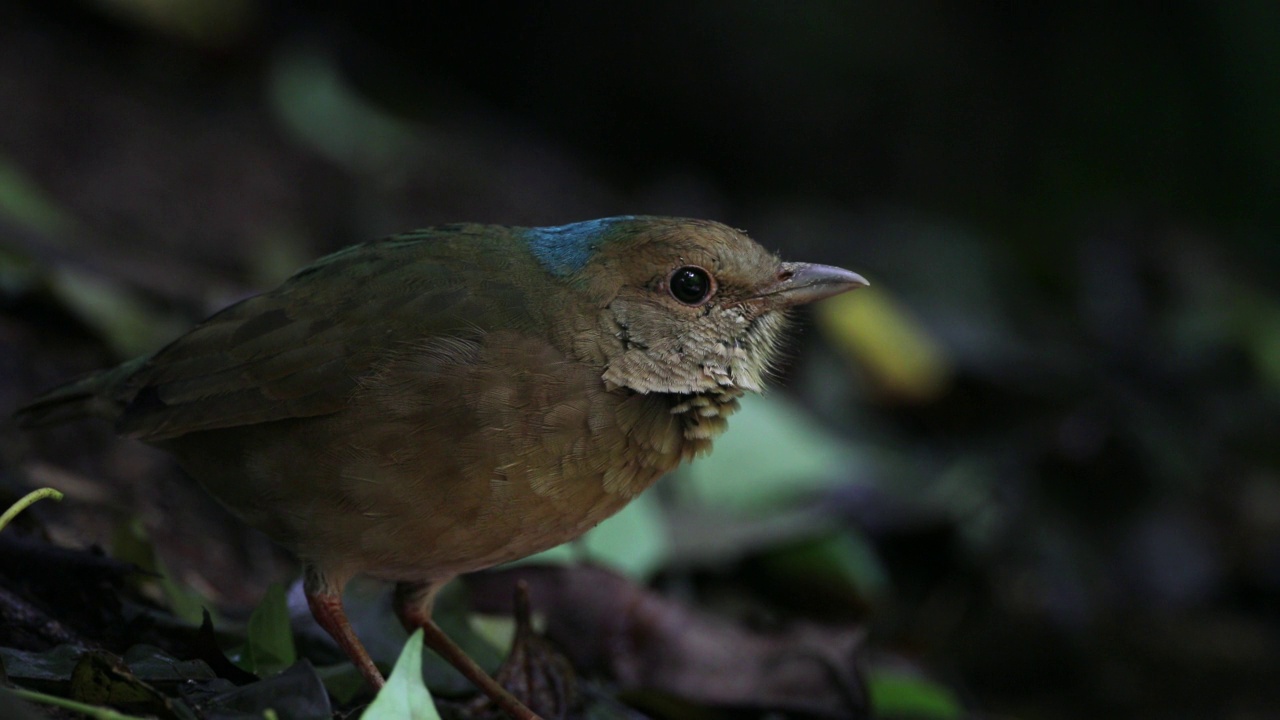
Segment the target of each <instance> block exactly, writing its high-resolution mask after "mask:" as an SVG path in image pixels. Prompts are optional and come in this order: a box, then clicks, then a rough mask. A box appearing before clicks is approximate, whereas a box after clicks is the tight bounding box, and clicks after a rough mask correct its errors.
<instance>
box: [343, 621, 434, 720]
mask: <svg viewBox="0 0 1280 720" xmlns="http://www.w3.org/2000/svg"><path fill="white" fill-rule="evenodd" d="M360 717H361V718H362V720H403V719H405V718H409V719H410V720H439V718H440V714H439V713H438V712H437V711H436V704H435V701H433V700H432V699H431V691H430V690H428V689H427V686H426V685H424V684H423V682H422V629H421V628H419V629H418V630H415V631H414V633H413V634H412V635H410V636H409V640H408V641H407V642H406V643H405V644H404V650H402V651H401V652H400V659H399V660H396V666H395V669H394V670H392V671H391V677H389V678H387V684H386V686H384V687H383V688H382V690H381V691H379V692H378V696H377V697H375V698H374V699H373V702H372V703H370V704H369V707H367V708H365V711H364V714H363V715H361V716H360Z"/></svg>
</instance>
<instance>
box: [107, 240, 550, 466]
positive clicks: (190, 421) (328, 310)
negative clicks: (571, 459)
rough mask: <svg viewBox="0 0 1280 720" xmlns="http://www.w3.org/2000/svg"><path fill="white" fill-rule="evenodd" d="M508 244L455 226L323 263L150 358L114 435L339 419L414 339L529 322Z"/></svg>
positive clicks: (162, 435) (152, 435) (134, 381)
mask: <svg viewBox="0 0 1280 720" xmlns="http://www.w3.org/2000/svg"><path fill="white" fill-rule="evenodd" d="M510 242H511V238H510V237H508V236H505V235H504V234H503V232H502V231H501V230H500V229H496V228H485V227H482V226H453V227H449V228H440V229H435V230H431V231H422V232H419V233H414V234H409V235H404V236H398V237H395V238H390V239H387V240H382V241H378V242H375V243H368V244H365V245H358V246H355V247H351V248H348V249H346V250H343V251H341V252H338V253H335V254H333V255H330V256H328V257H326V258H323V259H321V260H320V261H318V262H317V263H315V264H314V265H311V266H310V267H308V268H305V269H303V270H302V271H300V272H298V273H297V274H296V275H294V276H293V277H292V278H290V279H289V280H288V281H286V282H285V283H284V284H283V285H281V286H280V287H278V288H276V289H275V290H273V291H271V292H268V293H265V294H263V295H259V296H257V297H253V298H249V299H247V300H245V301H243V302H241V303H238V304H236V305H233V306H231V307H229V308H227V309H225V310H223V311H222V312H219V313H217V314H216V315H214V316H212V317H210V318H209V319H208V320H205V321H204V322H203V323H201V324H200V325H198V326H197V327H196V328H194V329H193V330H192V331H191V332H189V333H187V334H186V335H184V336H182V337H180V338H178V339H177V340H176V341H174V342H173V343H172V344H170V345H169V346H167V347H165V348H164V349H162V350H161V351H159V352H157V353H156V354H155V355H154V356H152V357H151V358H150V359H149V360H148V361H147V362H146V364H145V365H143V366H142V368H141V369H140V370H139V371H138V372H137V373H135V374H134V375H133V376H132V377H131V378H130V379H129V381H128V384H129V385H130V386H131V387H133V388H137V389H136V392H134V393H133V396H132V400H131V402H129V403H128V405H127V406H126V407H125V408H124V411H123V412H122V413H121V415H120V417H119V418H118V420H117V430H118V431H119V432H120V433H121V434H123V435H127V436H129V437H134V438H138V439H141V440H145V441H152V442H153V441H157V440H164V439H169V438H174V437H177V436H180V435H185V434H188V433H191V432H196V431H200V430H211V429H214V428H226V427H235V426H240V425H250V424H255V423H261V422H268V421H272V420H282V419H286V418H299V417H310V416H316V415H325V414H329V413H333V412H337V411H339V410H341V409H342V408H344V407H345V406H346V405H347V403H349V402H350V400H351V397H352V393H353V392H355V391H356V390H357V388H358V387H359V382H360V380H361V378H363V377H365V376H367V375H368V374H370V373H371V372H374V370H375V368H376V365H377V363H378V362H379V360H380V359H381V358H384V357H386V356H388V355H389V354H391V353H396V352H402V351H404V350H405V348H406V347H409V346H410V345H411V344H412V343H415V342H421V341H422V340H424V339H428V338H439V337H450V336H474V335H475V334H477V333H480V332H483V331H487V330H490V329H494V328H497V327H513V326H527V325H528V323H529V322H530V321H529V319H528V316H527V315H526V314H524V307H523V303H522V302H521V298H522V296H523V295H524V292H525V291H523V290H521V289H520V288H518V287H516V285H515V284H513V283H509V282H506V281H505V280H504V278H505V277H506V276H507V274H508V272H504V271H510V270H511V268H510V267H507V266H509V265H510V264H511V263H512V260H511V259H510V258H509V257H506V258H504V257H502V256H504V255H507V256H509V255H510V254H511V250H510V248H509V247H504V244H507V243H510ZM519 254H520V253H517V255H519ZM495 263H496V265H495ZM516 264H518V265H523V264H524V263H523V262H519V261H517V262H516ZM521 269H522V270H524V269H528V270H533V268H531V267H530V268H523V267H522V268H521Z"/></svg>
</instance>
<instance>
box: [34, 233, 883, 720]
mask: <svg viewBox="0 0 1280 720" xmlns="http://www.w3.org/2000/svg"><path fill="white" fill-rule="evenodd" d="M866 284H867V282H866V280H864V279H863V278H862V277H861V276H859V275H857V274H855V273H852V272H849V271H847V270H842V269H840V268H835V267H828V266H824V265H811V264H805V263H784V262H781V261H780V260H779V259H778V258H777V257H775V256H774V255H772V254H770V253H768V252H767V251H765V250H764V249H763V248H762V247H760V245H758V244H756V243H755V242H754V241H752V240H751V239H749V238H748V237H747V236H746V235H745V234H743V233H742V232H739V231H736V230H733V229H731V228H729V227H726V226H724V225H721V224H719V223H714V222H710V221H705V220H687V219H676V218H661V217H637V216H624V217H614V218H605V219H602V220H592V221H589V222H582V223H575V224H571V225H562V226H558V227H547V228H517V227H500V226H492V225H466V224H464V225H449V226H443V227H437V228H432V229H427V230H419V231H416V232H411V233H406V234H403V235H397V236H393V237H389V238H386V239H383V240H379V241H375V242H370V243H365V244H363V245H356V246H353V247H350V248H347V249H346V250H342V251H340V252H337V253H334V254H333V255H329V256H328V257H325V258H322V259H320V260H319V261H317V262H316V263H314V264H312V265H310V266H308V267H306V268H304V269H302V270H300V271H298V272H297V273H296V274H294V275H293V277H291V278H289V279H288V280H287V281H285V282H284V284H282V285H280V286H279V287H278V288H276V289H274V290H272V291H270V292H267V293H264V294H262V295H258V296H256V297H252V298H249V299H247V300H245V301H243V302H240V303H237V304H235V305H232V306H231V307H229V308H226V309H225V310H223V311H221V312H219V313H217V314H216V315H214V316H212V317H210V318H209V319H207V320H205V321H204V322H202V323H200V324H199V325H197V326H196V327H195V328H194V329H193V330H191V331H190V332H188V333H187V334H186V335H183V336H182V337H180V338H178V339H177V340H175V341H174V342H172V343H170V344H169V345H168V346H167V347H165V348H163V349H162V350H160V351H159V352H157V353H155V354H154V355H151V356H149V357H142V358H138V359H135V360H133V361H130V362H127V363H124V364H123V365H120V366H119V367H116V368H114V369H111V370H105V371H101V372H99V373H96V374H92V375H89V376H87V377H85V378H83V379H80V380H78V381H75V382H72V383H71V384H69V385H66V386H63V387H61V388H59V389H56V390H53V391H52V392H49V393H48V394H46V395H44V396H43V397H41V398H39V399H37V400H36V401H34V402H33V403H32V404H31V405H29V406H28V407H26V408H24V409H22V410H20V411H19V418H20V421H21V422H23V423H24V424H26V425H39V424H47V423H51V422H60V421H63V420H68V419H72V418H76V417H82V416H88V415H94V416H100V417H104V418H107V419H109V420H111V421H113V422H114V423H115V425H116V429H117V431H118V432H119V433H120V434H122V435H124V436H126V437H131V438H136V439H138V440H142V441H144V442H147V443H150V444H152V445H155V446H157V447H160V448H163V449H165V450H168V451H170V452H171V453H173V454H174V455H175V456H176V457H177V458H178V460H179V461H180V462H181V464H182V466H183V467H184V468H185V469H186V470H187V472H189V473H190V474H191V475H192V476H193V477H195V478H196V479H197V480H198V481H199V482H200V483H201V484H202V485H203V486H204V487H205V488H206V489H207V490H208V491H209V492H210V493H211V494H212V495H213V496H214V497H215V498H217V499H218V500H219V501H220V502H221V503H222V504H224V505H225V506H226V507H228V508H229V509H230V510H231V511H232V512H233V513H235V514H236V515H237V516H239V517H240V518H241V519H243V520H244V521H245V522H246V523H248V524H249V525H252V526H253V527H256V528H258V529H260V530H262V531H263V532H265V533H266V534H267V535H269V536H270V537H272V538H274V539H275V540H276V541H277V542H279V543H281V544H282V545H284V546H285V547H287V548H289V549H290V550H292V551H293V552H294V553H296V554H297V555H298V557H299V558H300V559H301V560H302V563H303V566H304V572H305V590H306V595H307V600H308V602H309V604H310V607H311V611H312V613H313V614H314V615H315V618H316V620H317V621H318V622H319V623H320V625H321V626H322V627H323V628H324V629H325V630H326V631H328V632H329V634H330V635H332V636H333V638H334V640H336V641H337V643H338V645H339V646H341V647H342V649H343V650H344V651H345V652H346V654H347V655H348V656H349V657H350V658H351V660H352V662H353V663H355V665H356V667H357V668H358V669H359V670H360V672H361V673H362V674H363V675H364V676H365V678H367V679H368V681H369V683H370V684H371V685H372V686H374V687H375V688H379V687H381V686H382V685H383V683H384V680H383V677H382V675H381V673H380V672H379V670H378V668H377V667H376V666H375V665H374V663H373V660H372V659H371V658H370V657H369V654H368V652H366V651H365V649H364V647H363V645H361V643H360V640H359V639H358V638H357V637H356V635H355V633H354V632H353V631H352V629H351V626H350V624H349V623H348V621H347V617H346V614H345V612H344V610H343V606H342V589H343V586H345V585H346V583H347V581H348V580H350V579H351V578H352V577H353V576H355V575H357V574H365V575H369V576H373V577H375V578H381V579H384V580H389V581H393V582H395V583H397V587H396V593H395V607H396V612H397V614H398V615H399V617H400V619H401V621H402V622H403V623H404V624H405V626H406V627H407V628H410V629H414V628H418V627H421V628H423V629H424V632H425V636H426V642H427V644H428V646H429V647H431V648H432V649H434V650H436V651H437V652H438V653H440V654H441V655H442V656H443V657H445V658H446V659H447V660H449V661H450V662H451V663H452V664H453V665H454V666H456V667H457V668H458V669H459V670H460V671H461V672H462V673H463V674H464V675H466V676H467V677H468V678H470V679H471V680H472V681H473V682H474V683H475V684H476V685H477V686H478V687H480V688H481V689H482V690H484V692H486V693H487V694H488V695H489V696H490V697H492V698H493V699H494V700H495V702H497V703H498V704H499V706H500V707H502V708H503V709H504V710H505V711H506V712H507V713H508V714H510V715H512V716H513V717H517V718H531V717H536V716H534V715H533V713H532V712H531V711H530V710H529V709H528V708H526V707H525V706H524V705H523V704H521V703H520V702H519V701H518V700H516V699H515V698H514V697H513V696H511V694H510V693H508V692H507V691H506V690H504V689H503V688H502V687H501V686H500V685H499V684H498V683H496V682H495V681H494V680H493V679H492V678H490V677H489V676H488V675H487V674H486V673H485V672H484V671H483V670H482V669H481V668H479V666H477V665H476V664H475V662H474V661H472V660H471V659H470V658H469V657H467V656H466V655H465V654H464V653H463V652H462V650H461V649H460V648H458V647H457V645H455V644H454V643H453V642H452V641H451V640H450V639H449V638H448V637H447V636H445V635H444V634H443V633H442V632H441V630H440V629H439V628H438V627H437V626H436V625H435V623H434V622H432V620H431V607H432V600H433V598H434V597H435V595H436V592H437V591H438V590H439V589H440V588H441V586H443V585H444V584H445V583H447V582H448V581H449V580H451V579H452V578H454V577H455V576H457V575H459V574H461V573H467V572H472V571H475V570H480V569H482V568H487V567H490V566H493V565H496V564H498V563H503V562H507V561H509V560H514V559H517V558H521V557H524V556H526V555H530V554H533V553H536V552H538V551H541V550H544V549H546V548H550V547H552V546H554V545H557V544H560V543H563V542H565V541H568V540H571V539H573V538H576V537H578V536H579V535H581V534H582V533H583V532H585V531H586V530H588V529H589V528H591V527H593V526H594V525H596V524H597V523H599V522H600V521H601V520H603V519H605V518H607V517H609V516H610V515H612V514H614V513H615V512H617V511H618V510H619V509H621V508H622V507H623V506H624V505H626V504H627V502H628V501H630V500H631V499H632V498H634V497H635V496H636V495H637V494H639V493H640V492H641V491H643V490H644V489H645V488H647V487H649V486H650V485H651V484H652V483H653V482H654V481H655V480H657V479H658V478H659V477H661V476H662V475H663V474H664V473H666V472H667V471H669V470H671V469H672V468H674V467H676V465H678V464H679V463H680V462H681V461H683V460H688V459H692V458H693V457H695V456H697V455H700V454H703V453H705V452H707V451H708V450H709V449H710V447H711V441H712V439H713V438H714V437H716V436H717V435H719V434H720V433H721V432H723V431H724V429H725V426H726V418H727V417H728V416H729V415H731V414H732V413H733V412H734V410H735V409H737V406H738V398H739V397H740V396H741V395H742V394H743V392H745V391H760V390H761V388H762V385H763V376H764V375H765V373H766V371H767V370H768V368H769V364H770V361H771V358H772V357H773V354H774V351H775V349H776V348H777V346H778V344H779V342H780V338H781V334H782V329H783V326H784V324H785V316H786V311H787V310H788V309H790V308H792V307H794V306H796V305H800V304H803V303H808V302H811V301H814V300H818V299H821V298H825V297H828V296H831V295H835V294H837V293H841V292H845V291H846V290H851V289H853V288H857V287H860V286H863V285H866Z"/></svg>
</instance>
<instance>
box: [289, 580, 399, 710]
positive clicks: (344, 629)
mask: <svg viewBox="0 0 1280 720" xmlns="http://www.w3.org/2000/svg"><path fill="white" fill-rule="evenodd" d="M305 572H306V579H305V580H304V581H303V590H304V591H305V592H306V595H307V605H308V606H310V608H311V614H312V616H314V617H315V619H316V622H318V623H320V627H322V628H324V630H325V632H327V633H329V636H330V637H332V638H333V639H334V641H335V642H337V643H338V647H340V648H342V652H344V653H346V654H347V657H348V658H350V659H351V662H352V663H353V664H354V665H355V666H356V669H357V670H359V671H360V674H361V675H363V676H364V679H365V680H367V681H368V682H369V685H371V686H372V687H373V689H374V690H375V691H377V690H381V689H382V686H383V685H386V684H387V681H386V680H385V679H383V677H382V671H380V670H378V666H377V665H374V664H373V658H371V657H369V651H368V650H365V649H364V645H363V644H361V643H360V638H358V637H356V633H355V631H354V630H352V629H351V623H350V621H348V620H347V612H346V611H345V610H343V609H342V587H341V586H335V585H334V584H333V583H331V582H329V580H328V578H326V577H325V576H324V574H323V573H321V572H320V571H319V570H317V569H316V568H315V567H312V566H311V565H308V566H306V568H305Z"/></svg>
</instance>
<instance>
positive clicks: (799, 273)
mask: <svg viewBox="0 0 1280 720" xmlns="http://www.w3.org/2000/svg"><path fill="white" fill-rule="evenodd" d="M870 284H871V283H869V282H867V279H866V278H864V277H862V276H861V275H859V274H858V273H856V272H852V271H850V270H845V269H844V268H838V267H832V266H831V265H814V264H812V263H794V262H788V263H782V267H781V268H780V269H779V270H778V280H777V282H775V283H773V284H772V285H770V286H769V287H768V288H766V289H765V291H764V292H762V293H760V295H758V296H757V297H770V298H771V299H772V300H773V301H774V302H776V303H777V304H778V305H780V306H782V307H792V306H794V305H804V304H805V303H811V302H814V301H816V300H821V299H823V298H829V297H831V296H832V295H839V294H840V293H843V292H848V291H850V290H856V289H858V288H860V287H866V286H868V285H870Z"/></svg>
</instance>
